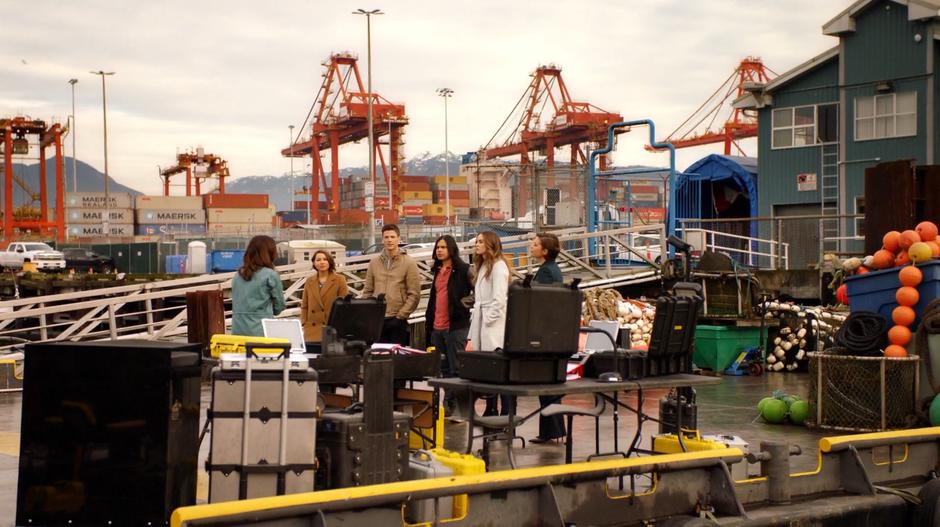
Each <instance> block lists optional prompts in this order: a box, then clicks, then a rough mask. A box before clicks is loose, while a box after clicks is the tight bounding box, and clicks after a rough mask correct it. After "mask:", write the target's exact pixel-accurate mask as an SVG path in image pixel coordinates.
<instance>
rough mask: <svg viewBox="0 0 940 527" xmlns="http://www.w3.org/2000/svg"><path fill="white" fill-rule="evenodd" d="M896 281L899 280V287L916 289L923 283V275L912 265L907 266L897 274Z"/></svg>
mask: <svg viewBox="0 0 940 527" xmlns="http://www.w3.org/2000/svg"><path fill="white" fill-rule="evenodd" d="M898 279H899V280H901V285H908V286H911V287H917V286H919V285H920V283H921V281H923V279H924V273H922V272H920V269H918V268H916V267H914V266H913V265H909V266H907V267H905V268H903V269H901V271H900V272H898Z"/></svg>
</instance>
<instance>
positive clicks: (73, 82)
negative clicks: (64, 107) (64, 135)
mask: <svg viewBox="0 0 940 527" xmlns="http://www.w3.org/2000/svg"><path fill="white" fill-rule="evenodd" d="M69 84H71V85H72V126H71V127H70V131H71V133H72V192H78V175H77V174H78V161H76V160H75V158H76V155H75V136H76V135H77V134H76V132H75V130H76V128H75V85H76V84H78V79H69Z"/></svg>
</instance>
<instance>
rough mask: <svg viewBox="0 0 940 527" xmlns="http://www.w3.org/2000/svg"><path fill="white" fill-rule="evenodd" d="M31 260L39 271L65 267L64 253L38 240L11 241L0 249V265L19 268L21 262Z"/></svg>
mask: <svg viewBox="0 0 940 527" xmlns="http://www.w3.org/2000/svg"><path fill="white" fill-rule="evenodd" d="M26 261H28V262H32V263H35V264H36V267H37V268H38V269H39V270H40V271H47V270H48V271H54V270H57V269H65V255H63V254H62V253H60V252H59V251H57V250H55V249H53V248H52V247H49V246H48V245H46V244H44V243H39V242H13V243H11V244H10V245H8V246H7V250H6V251H0V267H2V268H11V269H20V268H22V267H23V262H26Z"/></svg>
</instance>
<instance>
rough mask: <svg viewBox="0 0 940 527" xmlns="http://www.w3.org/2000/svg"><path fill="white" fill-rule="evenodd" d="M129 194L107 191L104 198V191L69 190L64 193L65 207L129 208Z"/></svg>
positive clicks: (130, 206)
mask: <svg viewBox="0 0 940 527" xmlns="http://www.w3.org/2000/svg"><path fill="white" fill-rule="evenodd" d="M131 201H132V200H131V195H130V194H128V193H127V192H109V193H108V199H107V200H105V195H104V192H69V193H67V194H66V195H65V207H66V208H68V209H104V208H108V209H129V208H132V205H131Z"/></svg>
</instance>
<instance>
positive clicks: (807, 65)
mask: <svg viewBox="0 0 940 527" xmlns="http://www.w3.org/2000/svg"><path fill="white" fill-rule="evenodd" d="M838 56H839V46H835V47H833V48H830V49H827V50H826V51H823V52H822V53H820V54H819V55H816V56H815V57H813V58H811V59H809V60H807V61H806V62H804V63H802V64H800V65H799V66H796V67H795V68H791V69H790V70H788V71H786V72H784V73H782V74H780V75H779V76H778V77H777V78H776V79H774V80H772V81H771V82H769V83H767V85H766V86H764V87H763V88H762V89H760V90H752V91H749V92H748V93H745V94H744V95H742V96H741V97H738V98H737V99H735V100H734V102H733V103H732V106H734V107H735V108H738V109H741V110H756V109H760V108H763V107H765V106H771V105H773V95H771V94H772V93H773V92H774V91H775V90H776V89H777V88H779V87H781V86H783V85H784V84H786V83H788V82H790V81H792V80H794V79H796V78H797V77H799V76H801V75H803V74H805V73H807V72H809V71H812V70H814V69H816V68H818V67H820V66H822V65H823V64H825V63H827V62H829V61H830V60H833V59H835V58H837V57H838Z"/></svg>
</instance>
